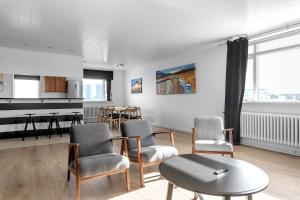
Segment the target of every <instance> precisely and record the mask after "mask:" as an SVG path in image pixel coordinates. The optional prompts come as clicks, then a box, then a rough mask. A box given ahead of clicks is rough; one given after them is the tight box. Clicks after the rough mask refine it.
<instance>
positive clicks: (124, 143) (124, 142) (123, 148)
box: [110, 137, 128, 156]
mask: <svg viewBox="0 0 300 200" xmlns="http://www.w3.org/2000/svg"><path fill="white" fill-rule="evenodd" d="M114 140H121V141H122V143H121V151H120V154H121V155H125V156H128V150H127V140H128V138H127V137H113V138H110V141H111V142H113V141H114Z"/></svg>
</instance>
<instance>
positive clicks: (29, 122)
mask: <svg viewBox="0 0 300 200" xmlns="http://www.w3.org/2000/svg"><path fill="white" fill-rule="evenodd" d="M24 115H26V116H28V117H27V119H26V124H25V129H24V133H23V137H22V140H23V141H24V139H25V136H26V134H27V128H28V124H32V127H33V133H34V135H35V139H38V135H37V132H36V129H35V124H34V119H33V118H32V115H35V113H26V114H24Z"/></svg>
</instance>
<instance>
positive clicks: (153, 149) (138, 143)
mask: <svg viewBox="0 0 300 200" xmlns="http://www.w3.org/2000/svg"><path fill="white" fill-rule="evenodd" d="M121 133H122V136H123V137H127V138H128V143H127V145H128V147H127V148H128V158H129V160H130V161H131V162H133V163H135V164H138V167H139V173H140V184H141V187H143V186H144V168H145V167H148V166H154V165H159V164H160V163H161V162H162V161H164V160H165V159H167V158H169V157H171V156H174V155H178V151H177V149H176V148H175V147H174V133H175V132H174V131H157V132H153V131H152V126H151V124H150V123H149V121H147V120H130V121H125V122H123V123H122V124H121ZM158 134H168V135H169V137H170V141H171V146H166V145H157V144H156V142H155V136H156V135H158ZM125 149H126V144H124V143H122V147H121V150H125Z"/></svg>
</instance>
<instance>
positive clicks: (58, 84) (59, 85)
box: [55, 77, 67, 92]
mask: <svg viewBox="0 0 300 200" xmlns="http://www.w3.org/2000/svg"><path fill="white" fill-rule="evenodd" d="M55 89H56V92H67V79H66V78H65V77H55Z"/></svg>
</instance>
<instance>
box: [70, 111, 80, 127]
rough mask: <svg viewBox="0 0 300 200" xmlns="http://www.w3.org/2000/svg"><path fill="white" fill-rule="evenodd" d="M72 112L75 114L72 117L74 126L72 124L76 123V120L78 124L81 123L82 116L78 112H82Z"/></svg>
mask: <svg viewBox="0 0 300 200" xmlns="http://www.w3.org/2000/svg"><path fill="white" fill-rule="evenodd" d="M72 113H73V114H74V115H73V117H72V122H71V126H72V125H75V124H76V122H77V124H81V121H80V117H79V116H78V114H79V113H80V112H72Z"/></svg>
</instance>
